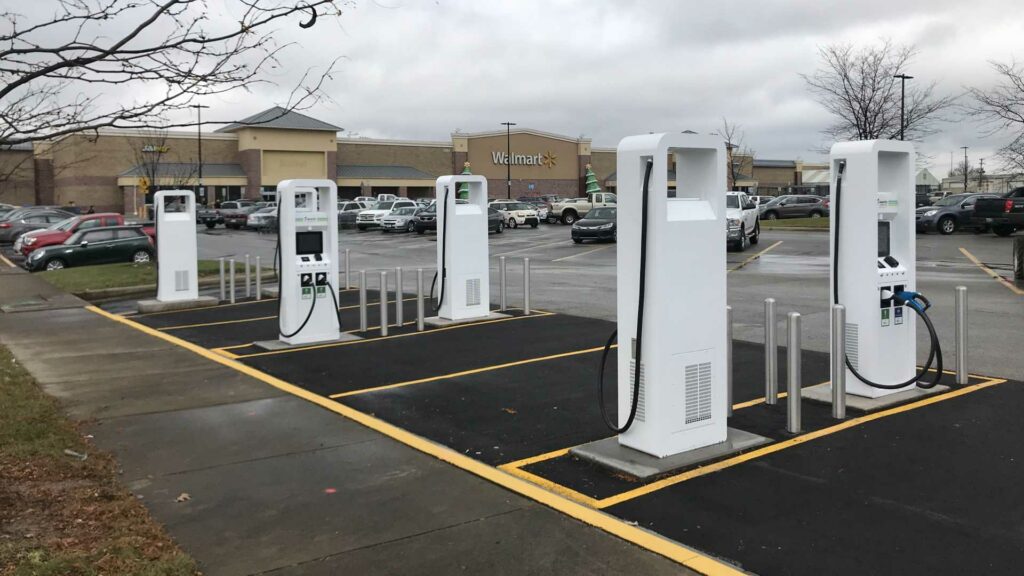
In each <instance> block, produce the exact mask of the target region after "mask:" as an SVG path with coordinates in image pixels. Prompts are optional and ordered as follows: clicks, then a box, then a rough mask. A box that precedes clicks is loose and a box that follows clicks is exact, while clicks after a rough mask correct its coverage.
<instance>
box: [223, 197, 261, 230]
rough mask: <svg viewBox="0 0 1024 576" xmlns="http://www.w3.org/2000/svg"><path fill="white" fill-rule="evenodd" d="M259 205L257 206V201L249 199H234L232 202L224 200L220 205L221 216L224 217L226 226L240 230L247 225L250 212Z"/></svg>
mask: <svg viewBox="0 0 1024 576" xmlns="http://www.w3.org/2000/svg"><path fill="white" fill-rule="evenodd" d="M256 210H259V207H258V206H256V203H255V202H250V201H248V200H233V201H231V202H224V203H223V204H221V205H220V216H221V218H223V219H224V227H225V228H234V229H235V230H238V229H239V228H242V227H244V226H245V222H246V220H247V219H248V218H249V214H252V213H253V212H255V211H256Z"/></svg>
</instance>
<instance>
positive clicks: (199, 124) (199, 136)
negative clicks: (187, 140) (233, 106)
mask: <svg viewBox="0 0 1024 576" xmlns="http://www.w3.org/2000/svg"><path fill="white" fill-rule="evenodd" d="M189 107H190V108H195V109H196V147H197V148H198V153H199V179H198V185H197V186H196V196H199V194H200V191H201V190H202V189H203V108H209V106H206V105H203V104H189ZM205 204H206V205H207V206H211V204H210V197H209V196H207V197H206V202H205Z"/></svg>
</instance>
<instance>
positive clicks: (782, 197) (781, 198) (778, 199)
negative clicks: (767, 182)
mask: <svg viewBox="0 0 1024 576" xmlns="http://www.w3.org/2000/svg"><path fill="white" fill-rule="evenodd" d="M785 199H786V196H779V197H778V198H772V199H771V201H769V202H768V204H766V206H775V205H776V204H778V203H779V202H782V201H783V200H785Z"/></svg>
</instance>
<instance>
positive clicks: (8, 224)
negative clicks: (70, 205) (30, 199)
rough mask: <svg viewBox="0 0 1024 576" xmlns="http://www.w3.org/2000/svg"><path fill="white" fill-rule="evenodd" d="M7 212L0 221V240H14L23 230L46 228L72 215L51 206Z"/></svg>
mask: <svg viewBox="0 0 1024 576" xmlns="http://www.w3.org/2000/svg"><path fill="white" fill-rule="evenodd" d="M8 214H9V216H8V218H7V219H6V220H4V221H2V222H0V242H14V241H15V240H17V239H18V237H20V236H21V235H22V234H24V233H25V232H28V231H30V230H39V229H42V228H48V227H49V226H50V225H52V224H56V223H58V222H60V221H62V220H66V219H68V218H71V217H72V216H74V214H72V213H70V212H65V211H63V210H56V209H53V208H43V209H36V210H32V209H29V210H27V211H24V212H22V211H18V210H16V211H12V212H9V213H8Z"/></svg>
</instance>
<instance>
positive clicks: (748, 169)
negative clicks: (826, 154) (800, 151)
mask: <svg viewBox="0 0 1024 576" xmlns="http://www.w3.org/2000/svg"><path fill="white" fill-rule="evenodd" d="M733 162H734V163H735V165H736V167H737V172H738V176H737V178H736V182H735V186H734V188H735V189H737V190H742V191H744V192H748V193H750V194H757V195H761V196H778V195H780V194H815V195H819V196H823V195H827V194H828V186H829V171H828V163H827V162H804V161H803V160H767V159H761V158H752V157H750V156H749V155H741V154H736V155H735V156H734V157H733Z"/></svg>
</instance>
